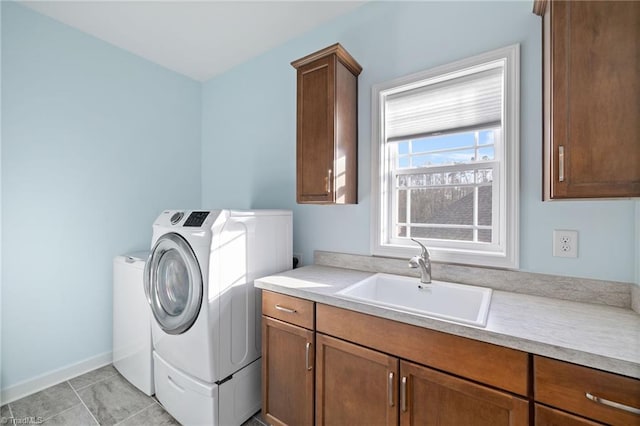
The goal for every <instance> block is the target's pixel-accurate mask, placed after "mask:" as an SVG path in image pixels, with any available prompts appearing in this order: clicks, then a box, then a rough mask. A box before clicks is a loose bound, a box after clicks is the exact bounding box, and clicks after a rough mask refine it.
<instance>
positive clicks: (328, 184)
mask: <svg viewBox="0 0 640 426" xmlns="http://www.w3.org/2000/svg"><path fill="white" fill-rule="evenodd" d="M324 189H325V192H326V193H327V194H328V193H329V192H331V169H329V170H327V177H325V178H324Z"/></svg>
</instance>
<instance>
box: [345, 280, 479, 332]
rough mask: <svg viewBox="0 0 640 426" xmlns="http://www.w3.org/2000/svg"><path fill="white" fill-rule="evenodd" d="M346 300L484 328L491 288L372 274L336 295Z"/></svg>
mask: <svg viewBox="0 0 640 426" xmlns="http://www.w3.org/2000/svg"><path fill="white" fill-rule="evenodd" d="M336 295H337V296H342V297H344V298H347V299H353V300H357V301H359V302H363V303H367V304H370V305H374V306H379V307H384V308H389V309H393V310H396V311H401V312H409V313H413V314H417V315H422V316H426V317H431V318H437V319H443V320H447V321H452V322H458V323H463V324H471V325H475V326H478V327H484V326H486V325H487V316H488V313H489V304H490V303H491V289H490V288H484V287H475V286H470V285H464V284H454V283H448V282H444V281H433V282H432V283H431V284H421V283H420V280H419V279H417V278H411V277H403V276H399V275H389V274H375V275H373V276H371V277H369V278H366V279H364V280H362V281H359V282H357V283H355V284H353V285H351V286H349V287H347V288H345V289H343V290H341V291H339V292H338V293H336Z"/></svg>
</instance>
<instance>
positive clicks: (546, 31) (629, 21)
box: [534, 0, 640, 199]
mask: <svg viewBox="0 0 640 426" xmlns="http://www.w3.org/2000/svg"><path fill="white" fill-rule="evenodd" d="M534 12H535V13H538V14H543V80H544V82H543V85H544V94H543V97H544V100H543V101H544V106H543V116H544V128H543V133H544V191H543V192H544V194H543V195H544V199H566V198H596V197H598V198H611V197H640V120H638V117H640V78H639V77H638V70H639V69H640V48H639V47H638V46H639V44H638V43H639V42H638V40H640V18H639V17H640V2H637V1H605V2H602V1H560V0H557V1H556V0H554V1H540V0H537V1H536V3H535V6H534Z"/></svg>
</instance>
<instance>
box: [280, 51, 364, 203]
mask: <svg viewBox="0 0 640 426" xmlns="http://www.w3.org/2000/svg"><path fill="white" fill-rule="evenodd" d="M291 65H293V67H294V68H296V69H297V123H296V124H297V133H296V199H297V202H298V203H306V204H356V203H357V202H358V194H357V189H358V183H357V177H358V172H357V165H358V164H357V162H358V152H357V151H358V150H357V143H358V116H357V107H358V75H359V74H360V72H361V71H362V68H361V67H360V65H359V64H358V63H357V62H356V61H355V59H353V57H351V55H349V53H347V51H346V50H344V48H343V47H342V46H341V45H340V44H338V43H337V44H334V45H333V46H329V47H327V48H325V49H323V50H320V51H318V52H315V53H313V54H311V55H308V56H305V57H304V58H301V59H299V60H297V61H294V62H292V63H291Z"/></svg>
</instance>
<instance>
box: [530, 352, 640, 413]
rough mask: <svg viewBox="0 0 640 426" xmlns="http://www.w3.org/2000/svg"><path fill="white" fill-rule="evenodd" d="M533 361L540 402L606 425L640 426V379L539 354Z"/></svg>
mask: <svg viewBox="0 0 640 426" xmlns="http://www.w3.org/2000/svg"><path fill="white" fill-rule="evenodd" d="M533 360H534V364H533V366H534V375H533V380H534V396H535V400H536V401H537V402H540V403H542V404H545V405H547V406H552V407H556V408H559V409H561V410H563V411H567V412H569V413H575V414H577V415H579V416H582V417H586V418H589V419H592V420H595V421H598V422H603V423H605V424H610V425H614V426H640V380H638V379H634V378H631V377H625V376H620V375H618V374H613V373H608V372H606V371H600V370H595V369H593V368H589V367H584V366H581V365H575V364H571V363H568V362H563V361H558V360H555V359H550V358H545V357H542V356H537V355H536V356H534V357H533ZM543 424H544V423H543Z"/></svg>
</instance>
